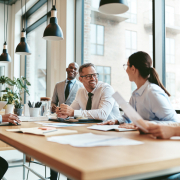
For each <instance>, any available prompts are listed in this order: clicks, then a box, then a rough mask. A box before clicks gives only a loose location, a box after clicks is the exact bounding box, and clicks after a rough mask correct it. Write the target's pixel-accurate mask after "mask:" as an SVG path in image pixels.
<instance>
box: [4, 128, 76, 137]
mask: <svg viewBox="0 0 180 180" xmlns="http://www.w3.org/2000/svg"><path fill="white" fill-rule="evenodd" d="M38 128H39V127H34V128H19V129H6V131H9V132H22V133H28V134H35V135H41V136H53V135H58V134H71V133H77V131H75V130H68V129H55V130H50V131H49V130H42V129H38Z"/></svg>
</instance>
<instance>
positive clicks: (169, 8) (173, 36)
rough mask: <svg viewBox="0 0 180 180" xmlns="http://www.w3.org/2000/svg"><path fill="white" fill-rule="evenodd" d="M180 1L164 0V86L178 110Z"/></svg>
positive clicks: (179, 88) (179, 104)
mask: <svg viewBox="0 0 180 180" xmlns="http://www.w3.org/2000/svg"><path fill="white" fill-rule="evenodd" d="M179 7H180V1H174V0H166V1H165V15H166V16H165V18H166V19H165V22H166V24H165V28H166V52H165V54H166V69H165V72H166V88H167V90H168V91H169V93H170V94H171V97H170V100H171V103H172V105H173V107H174V108H175V109H176V110H180V79H179V78H178V77H179V70H180V63H179V57H180V51H179V47H180V31H179V30H178V29H180V23H179V17H180V15H179Z"/></svg>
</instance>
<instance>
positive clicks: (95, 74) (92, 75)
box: [80, 73, 99, 79]
mask: <svg viewBox="0 0 180 180" xmlns="http://www.w3.org/2000/svg"><path fill="white" fill-rule="evenodd" d="M89 75H90V76H91V77H89V79H91V78H92V77H94V78H98V77H99V73H94V74H87V75H85V76H80V77H82V78H83V77H85V78H86V79H88V78H87V76H89ZM95 76H96V77H95Z"/></svg>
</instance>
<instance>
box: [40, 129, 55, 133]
mask: <svg viewBox="0 0 180 180" xmlns="http://www.w3.org/2000/svg"><path fill="white" fill-rule="evenodd" d="M54 131H57V129H53V130H50V131H44V132H43V133H49V132H54Z"/></svg>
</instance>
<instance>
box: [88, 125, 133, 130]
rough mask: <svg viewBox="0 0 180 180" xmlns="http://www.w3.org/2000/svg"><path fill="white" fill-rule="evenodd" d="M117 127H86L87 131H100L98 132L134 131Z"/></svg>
mask: <svg viewBox="0 0 180 180" xmlns="http://www.w3.org/2000/svg"><path fill="white" fill-rule="evenodd" d="M118 126H119V125H93V126H89V127H87V128H88V129H94V130H100V131H109V130H113V129H114V130H116V131H134V129H126V128H118Z"/></svg>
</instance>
